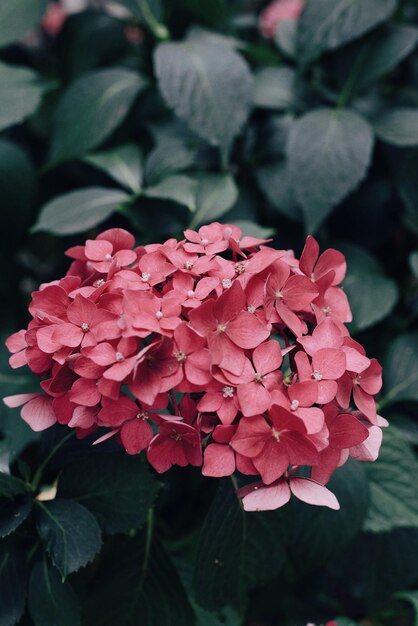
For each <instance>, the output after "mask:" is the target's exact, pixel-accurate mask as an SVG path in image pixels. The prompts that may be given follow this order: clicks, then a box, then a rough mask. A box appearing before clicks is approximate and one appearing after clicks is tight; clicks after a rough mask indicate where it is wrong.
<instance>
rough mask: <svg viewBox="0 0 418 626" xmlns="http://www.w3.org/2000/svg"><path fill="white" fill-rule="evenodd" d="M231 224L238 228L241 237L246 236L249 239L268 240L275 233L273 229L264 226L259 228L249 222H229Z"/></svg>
mask: <svg viewBox="0 0 418 626" xmlns="http://www.w3.org/2000/svg"><path fill="white" fill-rule="evenodd" d="M231 224H235V226H238V228H240V229H241V230H242V232H243V235H248V236H250V237H258V238H260V239H268V238H269V237H272V236H273V235H274V234H275V233H276V231H275V229H274V228H269V227H266V226H260V225H259V224H256V223H255V222H251V221H250V220H235V219H234V220H231Z"/></svg>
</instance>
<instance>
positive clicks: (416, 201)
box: [394, 151, 418, 233]
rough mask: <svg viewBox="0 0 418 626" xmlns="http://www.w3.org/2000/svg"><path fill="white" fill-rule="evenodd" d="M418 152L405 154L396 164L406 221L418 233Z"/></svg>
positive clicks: (398, 185)
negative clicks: (417, 173)
mask: <svg viewBox="0 0 418 626" xmlns="http://www.w3.org/2000/svg"><path fill="white" fill-rule="evenodd" d="M417 168H418V154H417V153H416V152H415V151H411V154H408V155H406V154H405V155H404V156H403V158H402V159H400V162H399V163H396V164H395V166H394V169H395V176H396V183H397V187H398V192H399V195H400V196H401V198H402V201H403V203H404V206H405V215H404V221H405V225H406V227H407V228H408V229H409V230H412V231H413V232H415V233H418V177H417V175H416V172H417Z"/></svg>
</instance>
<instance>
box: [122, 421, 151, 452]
mask: <svg viewBox="0 0 418 626" xmlns="http://www.w3.org/2000/svg"><path fill="white" fill-rule="evenodd" d="M153 436H154V433H153V432H152V428H151V426H150V424H149V423H148V422H147V421H146V420H143V419H133V420H131V421H129V422H126V424H124V425H123V426H122V429H121V431H120V438H121V441H122V444H123V446H124V448H125V450H126V452H127V453H128V454H138V453H139V452H142V450H145V449H146V448H148V446H149V444H150V442H151V440H152V438H153Z"/></svg>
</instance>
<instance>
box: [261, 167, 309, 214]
mask: <svg viewBox="0 0 418 626" xmlns="http://www.w3.org/2000/svg"><path fill="white" fill-rule="evenodd" d="M256 175H257V182H258V186H259V187H260V189H261V191H262V192H263V194H264V195H265V196H266V197H267V198H268V200H269V202H270V204H271V205H272V207H274V209H276V211H277V212H278V213H281V214H282V215H284V216H285V217H287V218H288V219H290V220H296V221H299V220H301V219H302V216H301V210H300V208H299V206H298V205H297V203H296V199H295V195H294V193H293V190H292V187H291V184H290V180H289V173H288V168H287V167H286V163H285V162H284V161H277V162H275V163H270V164H269V165H264V166H263V167H260V168H259V169H258V170H257V173H256Z"/></svg>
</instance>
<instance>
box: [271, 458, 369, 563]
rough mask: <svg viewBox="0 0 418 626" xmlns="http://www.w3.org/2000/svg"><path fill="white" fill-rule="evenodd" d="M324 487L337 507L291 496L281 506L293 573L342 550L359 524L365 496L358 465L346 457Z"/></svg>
mask: <svg viewBox="0 0 418 626" xmlns="http://www.w3.org/2000/svg"><path fill="white" fill-rule="evenodd" d="M327 487H328V488H329V489H330V490H331V491H332V492H333V493H335V495H336V496H337V498H338V501H339V503H340V505H341V509H340V511H333V510H331V509H326V508H325V507H312V506H310V505H308V504H305V503H303V502H300V501H299V500H296V499H295V498H293V499H292V500H291V502H290V503H289V505H288V506H287V507H285V508H284V509H283V510H282V516H281V522H282V524H283V526H282V533H283V538H284V541H285V542H286V543H285V547H286V552H288V554H289V556H290V560H291V563H292V566H293V568H294V570H295V573H296V574H297V575H300V574H304V573H307V572H310V571H312V570H314V569H316V568H318V567H319V566H321V565H323V564H324V563H326V562H327V561H329V560H330V559H331V558H332V557H334V556H335V555H336V554H338V553H340V552H342V550H343V549H344V548H345V547H346V546H347V545H348V544H349V543H350V542H351V541H352V540H353V539H354V537H355V536H356V535H357V533H358V532H359V531H360V529H361V527H362V524H363V521H364V517H365V515H366V510H367V504H368V499H369V490H368V484H367V480H366V476H365V474H364V470H363V467H362V465H361V464H360V463H358V462H356V461H351V460H350V461H349V462H348V463H346V464H345V465H344V466H343V467H341V468H339V469H337V470H336V471H335V473H334V474H333V476H332V478H331V480H330V481H329V483H328V485H327ZM280 513H281V512H280Z"/></svg>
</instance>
